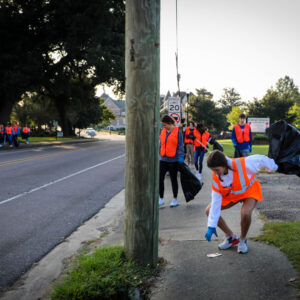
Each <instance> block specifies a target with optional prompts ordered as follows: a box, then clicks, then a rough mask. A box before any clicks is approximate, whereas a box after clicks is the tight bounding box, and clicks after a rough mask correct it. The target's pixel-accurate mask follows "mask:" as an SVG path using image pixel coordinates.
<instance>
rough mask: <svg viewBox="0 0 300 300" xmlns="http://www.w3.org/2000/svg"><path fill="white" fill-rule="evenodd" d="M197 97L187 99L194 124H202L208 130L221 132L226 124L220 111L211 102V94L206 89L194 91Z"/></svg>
mask: <svg viewBox="0 0 300 300" xmlns="http://www.w3.org/2000/svg"><path fill="white" fill-rule="evenodd" d="M196 92H197V95H196V96H194V95H193V96H191V97H190V98H189V113H190V115H191V119H192V120H193V121H194V122H196V123H202V124H204V126H206V127H207V128H209V129H210V130H223V129H224V127H225V124H226V119H225V116H224V115H223V114H222V112H221V109H220V108H218V107H216V103H215V102H214V101H213V100H212V98H213V94H212V93H210V92H208V91H207V90H206V89H200V90H198V89H196Z"/></svg>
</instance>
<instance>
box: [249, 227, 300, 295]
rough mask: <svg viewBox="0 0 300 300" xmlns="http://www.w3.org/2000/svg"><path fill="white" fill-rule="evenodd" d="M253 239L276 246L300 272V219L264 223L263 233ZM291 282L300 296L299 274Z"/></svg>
mask: <svg viewBox="0 0 300 300" xmlns="http://www.w3.org/2000/svg"><path fill="white" fill-rule="evenodd" d="M254 240H255V241H263V242H266V243H267V244H272V245H274V246H276V247H278V248H279V250H281V251H282V252H283V253H284V254H285V255H286V256H287V258H288V259H289V260H290V262H291V263H292V265H293V267H294V268H295V269H296V270H297V271H298V273H299V274H300V251H299V249H300V221H297V222H270V223H266V224H265V225H264V227H263V234H262V235H260V236H258V237H256V238H254ZM293 283H295V286H296V287H297V288H298V289H299V296H300V278H299V276H298V278H295V280H291V284H293Z"/></svg>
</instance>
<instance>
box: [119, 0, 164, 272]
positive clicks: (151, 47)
mask: <svg viewBox="0 0 300 300" xmlns="http://www.w3.org/2000/svg"><path fill="white" fill-rule="evenodd" d="M125 73H126V169H125V232H124V237H125V240H124V246H125V254H126V256H127V257H128V258H132V259H134V260H135V261H136V262H137V263H139V264H142V265H147V264H150V265H152V266H154V265H156V263H157V256H158V178H159V153H158V148H159V128H160V126H159V124H160V122H159V107H160V94H159V85H160V74H159V73H160V0H127V1H126V51H125Z"/></svg>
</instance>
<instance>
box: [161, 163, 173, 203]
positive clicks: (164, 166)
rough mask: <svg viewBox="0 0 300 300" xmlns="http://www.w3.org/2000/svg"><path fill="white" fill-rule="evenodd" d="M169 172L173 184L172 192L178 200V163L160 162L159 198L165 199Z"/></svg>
mask: <svg viewBox="0 0 300 300" xmlns="http://www.w3.org/2000/svg"><path fill="white" fill-rule="evenodd" d="M167 171H169V172H170V178H171V183H172V191H173V196H174V198H177V194H178V181H177V171H178V163H177V162H166V161H161V160H160V161H159V197H160V198H163V197H164V191H165V185H164V180H165V176H166V173H167Z"/></svg>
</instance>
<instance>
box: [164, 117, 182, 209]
mask: <svg viewBox="0 0 300 300" xmlns="http://www.w3.org/2000/svg"><path fill="white" fill-rule="evenodd" d="M161 124H162V127H163V128H162V130H161V133H160V161H159V197H160V198H159V206H162V205H164V204H165V200H164V180H165V175H166V173H167V172H168V171H169V173H170V178H171V183H172V191H173V200H172V202H171V203H170V207H175V206H178V205H179V203H178V200H177V194H178V181H177V172H178V163H183V162H184V150H183V134H182V132H181V131H180V130H179V128H178V127H176V126H175V121H174V119H172V118H171V117H170V116H168V115H165V116H163V117H162V119H161Z"/></svg>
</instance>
